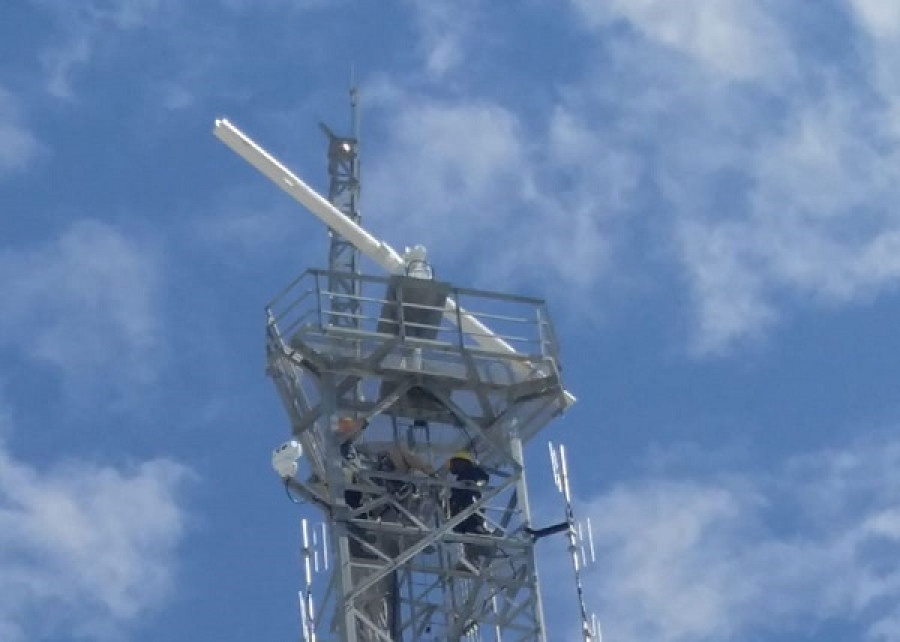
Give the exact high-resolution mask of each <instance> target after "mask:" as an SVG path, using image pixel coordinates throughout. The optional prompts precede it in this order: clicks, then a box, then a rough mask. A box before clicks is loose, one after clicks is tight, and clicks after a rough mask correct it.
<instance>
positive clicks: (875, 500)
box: [582, 441, 900, 642]
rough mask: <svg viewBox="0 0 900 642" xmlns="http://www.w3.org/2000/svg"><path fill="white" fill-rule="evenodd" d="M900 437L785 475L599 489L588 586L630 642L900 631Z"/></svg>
mask: <svg viewBox="0 0 900 642" xmlns="http://www.w3.org/2000/svg"><path fill="white" fill-rule="evenodd" d="M898 470H900V442H897V441H886V442H881V443H858V444H855V445H853V446H851V447H850V448H848V449H846V450H842V451H825V452H820V453H816V454H813V455H807V456H803V457H800V458H796V459H794V460H791V461H790V462H788V463H787V465H785V466H784V467H783V468H782V469H781V470H780V471H778V472H776V473H775V474H772V475H758V474H757V475H754V474H751V473H743V474H741V473H735V472H730V473H728V474H723V475H721V476H719V477H717V478H714V479H703V480H690V479H685V478H665V477H657V478H652V479H648V480H644V481H637V482H633V483H623V484H620V485H618V486H616V487H615V488H613V489H612V490H610V491H609V492H607V493H604V494H602V495H600V496H598V497H595V498H594V499H592V500H591V501H590V502H589V503H588V504H587V505H586V508H587V510H586V511H582V512H583V513H584V514H585V515H591V516H592V522H593V528H594V537H595V540H596V542H597V549H598V554H599V564H598V568H599V569H602V570H596V571H593V570H592V571H589V573H588V578H587V581H586V585H587V586H588V587H589V594H590V596H591V600H592V603H593V604H594V605H599V614H600V617H601V620H602V622H603V628H604V633H605V634H606V635H607V636H608V637H609V639H615V640H617V641H618V642H632V641H634V642H636V641H638V640H647V639H653V640H658V641H659V642H687V641H688V640H690V641H698V640H728V639H749V638H753V637H754V636H756V635H759V634H761V633H762V632H764V631H779V632H790V631H792V630H797V631H807V632H808V631H810V630H815V629H816V628H817V627H819V626H822V625H823V623H825V622H828V621H840V622H844V623H846V624H847V625H848V626H851V627H859V628H860V630H861V631H862V632H863V637H864V639H867V640H880V641H889V640H890V641H896V640H900V627H898V626H897V625H898V622H900V608H898V606H897V605H898V604H900V563H898V561H897V560H898V557H897V553H898V552H900V510H898V508H897V506H898V505H900V474H898Z"/></svg>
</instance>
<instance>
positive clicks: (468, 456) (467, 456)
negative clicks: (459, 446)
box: [450, 450, 475, 464]
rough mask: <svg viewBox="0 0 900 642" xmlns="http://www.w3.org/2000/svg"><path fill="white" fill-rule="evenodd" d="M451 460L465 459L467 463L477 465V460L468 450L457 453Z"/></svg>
mask: <svg viewBox="0 0 900 642" xmlns="http://www.w3.org/2000/svg"><path fill="white" fill-rule="evenodd" d="M450 459H465V460H466V461H470V462H472V463H473V464H474V463H475V458H474V457H473V456H472V453H470V452H469V451H468V450H460V451H459V452H457V453H455V454H454V455H453V456H452V457H451V458H450Z"/></svg>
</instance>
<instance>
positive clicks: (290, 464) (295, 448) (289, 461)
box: [272, 440, 303, 479]
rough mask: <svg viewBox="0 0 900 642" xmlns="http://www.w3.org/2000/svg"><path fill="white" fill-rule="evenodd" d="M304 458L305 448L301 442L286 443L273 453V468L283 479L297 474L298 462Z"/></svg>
mask: <svg viewBox="0 0 900 642" xmlns="http://www.w3.org/2000/svg"><path fill="white" fill-rule="evenodd" d="M302 456H303V446H301V445H300V443H299V442H297V441H294V440H291V441H286V442H284V443H283V444H281V445H280V446H278V448H276V449H275V450H273V451H272V468H274V469H275V472H277V473H278V475H279V476H280V477H281V478H282V479H288V478H290V477H293V476H294V475H296V474H297V460H298V459H300V457H302Z"/></svg>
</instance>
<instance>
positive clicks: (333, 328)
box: [215, 120, 574, 642]
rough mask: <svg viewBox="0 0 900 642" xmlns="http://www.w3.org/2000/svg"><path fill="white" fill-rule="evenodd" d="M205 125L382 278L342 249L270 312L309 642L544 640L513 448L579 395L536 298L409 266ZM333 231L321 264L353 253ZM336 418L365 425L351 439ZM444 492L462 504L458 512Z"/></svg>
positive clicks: (250, 150)
mask: <svg viewBox="0 0 900 642" xmlns="http://www.w3.org/2000/svg"><path fill="white" fill-rule="evenodd" d="M215 133H216V135H217V136H218V137H219V138H220V139H222V140H223V141H224V142H225V143H226V144H228V145H229V147H231V148H232V149H233V150H235V151H236V152H237V153H239V154H240V155H241V156H242V157H244V158H245V159H246V160H247V161H248V162H250V163H251V164H253V165H254V166H255V167H257V169H259V170H260V171H261V172H263V173H264V174H265V175H266V176H268V177H269V178H270V179H271V180H272V181H273V182H275V184H276V185H278V186H279V187H280V188H281V189H283V190H284V191H286V192H287V193H288V194H290V195H291V196H292V197H294V198H295V199H296V200H298V201H299V202H301V203H302V204H303V205H304V206H306V207H307V208H309V209H310V211H311V212H312V213H314V214H315V215H316V216H318V217H320V218H321V219H322V220H324V221H325V222H326V224H327V225H329V227H330V228H331V229H332V230H334V229H335V228H337V229H339V230H340V232H341V233H342V234H343V236H344V238H346V239H348V240H350V241H351V242H352V244H353V247H355V248H359V249H360V250H362V251H364V252H365V253H366V255H367V256H369V257H370V258H371V259H372V260H373V261H375V262H376V263H379V264H381V265H382V266H383V267H385V268H386V269H387V270H388V271H389V273H390V274H389V276H383V277H381V276H369V275H363V274H359V273H358V272H357V271H356V270H355V265H356V264H355V258H354V259H353V260H352V262H351V261H349V260H348V261H347V263H346V265H349V266H354V269H351V270H345V271H338V270H333V269H332V270H314V269H312V270H307V271H306V272H304V273H303V274H301V275H300V276H299V277H298V278H297V279H295V280H294V281H293V282H292V283H291V284H290V285H289V286H288V287H287V288H286V289H285V290H284V291H283V292H282V293H281V294H279V295H278V296H277V297H276V298H275V299H273V300H272V301H271V302H270V304H269V305H268V306H267V307H266V316H267V325H266V355H267V373H268V374H269V376H270V377H271V378H272V380H273V383H274V384H275V387H276V389H277V391H278V393H279V396H280V398H281V401H282V403H283V405H284V407H285V409H286V410H287V414H288V417H289V420H290V424H291V435H292V439H293V440H295V441H294V442H289V443H288V444H285V446H288V447H289V449H296V451H297V453H298V454H300V446H302V462H301V464H300V465H299V467H298V466H296V465H292V466H289V467H287V468H281V469H279V474H282V476H283V479H284V483H285V485H286V487H287V488H288V490H289V491H290V493H292V494H293V495H294V496H297V497H302V498H303V499H304V500H306V501H308V502H309V503H310V504H313V505H315V506H316V507H318V508H319V509H320V510H321V513H322V515H323V518H324V521H325V523H326V524H327V530H328V534H329V535H328V545H327V548H328V550H329V551H330V558H331V562H332V563H331V570H330V575H329V576H328V580H327V583H326V582H321V583H320V584H325V585H324V586H319V585H318V584H317V585H316V586H312V584H313V582H311V580H310V576H309V573H308V572H307V587H306V591H305V592H304V594H303V608H304V627H303V636H304V639H305V640H306V641H307V642H313V641H318V642H326V641H340V642H375V641H383V642H419V641H426V642H427V641H441V642H443V641H448V642H449V641H454V642H456V641H466V642H476V641H487V640H493V641H495V642H499V641H500V640H502V641H503V642H514V641H522V642H525V641H528V642H531V641H539V642H544V641H545V640H546V639H547V635H546V632H545V628H544V618H543V613H542V607H541V601H540V592H539V585H538V577H537V571H536V567H535V546H534V544H535V542H534V539H533V537H532V536H531V534H530V533H528V532H527V530H526V529H527V528H528V527H529V526H530V525H531V517H530V514H529V505H528V493H527V485H526V479H525V465H524V459H523V447H524V444H525V443H526V442H527V441H528V440H529V439H530V438H532V437H533V436H534V435H535V434H537V433H538V432H539V431H540V430H541V429H542V428H543V427H544V426H545V425H546V424H547V423H548V422H549V421H551V420H552V419H553V418H554V417H556V416H557V415H558V414H559V413H560V412H561V411H562V410H564V409H565V408H566V407H568V405H570V404H571V403H572V401H573V400H574V398H573V397H571V395H569V394H568V393H567V392H566V391H565V390H564V389H563V387H562V384H561V381H560V373H559V358H558V356H559V355H558V345H557V341H556V337H555V333H554V330H553V327H552V324H551V322H550V318H549V315H548V313H547V310H546V306H545V304H544V302H543V301H541V300H538V299H533V298H527V297H520V296H514V295H510V294H504V293H497V292H487V291H483V290H473V289H466V288H460V287H455V286H453V285H452V284H450V283H446V282H442V281H436V280H432V279H423V278H415V277H414V276H407V275H406V274H407V273H409V274H410V275H412V274H413V271H412V270H410V266H411V264H410V263H408V262H405V261H404V259H403V258H402V257H400V256H399V255H397V253H396V252H394V251H393V250H392V249H391V248H390V246H388V245H387V244H386V243H384V242H383V241H379V240H378V239H375V238H374V237H372V236H371V235H370V234H368V232H366V231H365V230H363V229H362V228H360V227H359V226H358V225H357V224H356V222H355V221H353V220H352V219H351V218H350V217H349V215H347V214H345V213H344V212H341V211H339V210H338V209H337V208H335V207H334V206H332V205H331V204H330V203H328V202H327V201H325V199H323V198H322V197H320V196H319V195H318V194H316V193H315V192H314V191H313V190H312V189H311V188H309V187H308V186H307V185H306V184H305V183H303V181H302V180H301V179H299V178H298V177H296V176H295V175H294V174H292V173H291V172H290V171H289V170H288V169H287V168H285V167H284V166H283V165H281V164H280V163H279V162H278V161H277V160H276V159H274V158H273V157H272V156H271V155H269V154H268V153H267V152H265V150H263V149H262V148H260V147H259V146H258V145H256V143H254V142H253V141H252V140H250V139H249V138H248V137H247V136H246V135H244V134H243V133H242V132H240V131H239V130H238V129H237V128H235V127H234V126H233V125H231V124H230V123H229V122H228V121H225V120H219V121H216V129H215ZM329 134H330V132H329ZM329 140H330V141H332V140H336V141H342V140H344V139H341V138H338V137H336V136H333V135H330V137H329ZM352 140H354V141H355V139H352ZM329 147H331V146H329ZM351 150H352V151H355V146H351ZM341 158H343V157H341ZM356 163H358V161H357V159H356V157H355V156H354V157H353V159H352V163H351V164H350V165H347V167H351V168H352V167H357V168H358V165H357V164H356ZM347 176H348V177H350V178H351V179H352V177H353V176H354V174H353V172H352V171H351V172H350V174H348V175H347ZM356 176H358V175H356ZM348 185H351V187H348V188H347V189H348V190H349V191H350V192H352V193H354V194H357V195H358V188H359V185H358V181H356V182H355V184H353V181H352V180H350V182H349V183H348ZM352 198H353V197H351V200H352ZM336 234H337V232H334V231H333V232H332V248H333V251H332V252H331V256H330V258H331V259H332V267H334V257H335V255H336V254H337V255H339V256H344V257H349V256H353V252H352V251H351V250H349V248H347V247H340V246H338V247H339V250H338V251H336V250H335V249H334V248H335V247H336V246H335V236H336ZM341 241H342V242H344V243H346V242H347V241H346V240H344V239H341ZM348 311H352V313H351V312H348ZM347 317H350V318H352V319H353V322H352V323H349V322H345V321H344V319H345V318H347ZM346 422H350V423H351V424H352V423H353V422H356V425H363V426H366V425H367V427H366V428H365V429H364V430H363V431H361V432H358V433H356V434H355V435H354V436H353V439H352V440H351V439H349V438H347V436H346V434H345V433H343V432H341V429H340V427H341V425H342V423H346ZM351 441H352V442H353V447H352V452H354V453H356V452H357V451H358V452H359V455H358V456H354V457H350V456H349V454H350V452H351V449H350V448H348V445H349V444H350V443H351ZM293 443H298V444H300V446H294V445H292V444H293ZM282 448H284V447H282ZM282 448H279V449H278V450H276V454H278V452H279V451H281V450H282ZM460 451H464V452H462V453H460ZM365 453H368V463H365V464H364V465H359V463H360V462H361V461H365V460H366V457H364V456H363V454H365ZM397 453H399V455H397ZM395 456H398V457H400V458H401V459H402V461H403V462H404V465H403V466H398V465H397V460H396V459H395ZM461 456H462V458H463V459H464V458H465V457H468V458H469V459H477V464H478V466H479V468H480V469H481V470H482V471H483V472H484V473H485V481H486V483H485V484H483V485H482V486H480V487H478V488H477V490H474V491H473V486H472V482H471V480H466V479H463V478H461V477H460V476H459V475H458V474H452V470H453V466H452V465H451V466H450V467H449V470H448V462H451V461H457V462H458V461H459V460H460V458H461ZM386 459H390V460H392V462H393V464H394V465H392V466H385V465H382V464H383V463H384V462H385V460H386ZM351 462H353V463H355V464H356V465H355V466H351V465H350V463H351ZM412 462H416V463H415V465H414V464H413V463H412ZM457 491H466V492H469V493H473V495H474V496H473V498H472V501H471V502H470V503H468V504H466V505H465V506H464V507H460V506H459V505H456V506H454V501H453V498H454V496H455V493H456V492H457ZM473 519H474V520H475V521H476V522H477V523H478V524H480V525H481V526H480V527H478V528H476V529H472V528H469V527H467V526H466V525H467V524H469V523H471V521H472V520H473ZM304 552H305V554H306V555H307V559H309V557H308V556H309V555H310V551H309V549H308V548H306V550H305V551H304ZM313 597H315V602H316V603H317V608H316V609H315V612H313V609H312V604H313Z"/></svg>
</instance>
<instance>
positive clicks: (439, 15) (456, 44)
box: [408, 0, 485, 79]
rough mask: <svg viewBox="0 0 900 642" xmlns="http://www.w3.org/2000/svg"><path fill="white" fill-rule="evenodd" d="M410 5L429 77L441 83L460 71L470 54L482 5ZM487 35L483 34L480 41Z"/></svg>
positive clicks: (464, 0) (443, 1)
mask: <svg viewBox="0 0 900 642" xmlns="http://www.w3.org/2000/svg"><path fill="white" fill-rule="evenodd" d="M408 4H409V6H410V8H411V9H412V10H413V11H412V14H413V17H414V19H415V20H416V22H417V26H418V36H419V49H420V50H421V53H422V57H423V59H424V60H423V62H424V65H423V66H424V68H425V71H426V73H427V74H428V75H429V76H430V77H432V78H434V79H440V78H442V77H444V76H446V75H447V74H449V73H451V72H454V71H458V70H459V69H460V68H461V67H462V65H463V64H464V63H465V61H466V54H467V53H468V52H469V51H470V48H469V46H468V45H470V44H471V42H470V40H469V39H470V36H471V35H472V34H473V33H474V32H475V23H476V21H477V13H478V4H477V3H475V2H472V1H471V0H451V1H449V2H448V1H447V0H430V1H428V2H422V1H420V0H411V1H410V2H409V3H408ZM484 35H485V34H484V33H483V32H482V33H480V34H479V37H484Z"/></svg>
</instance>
